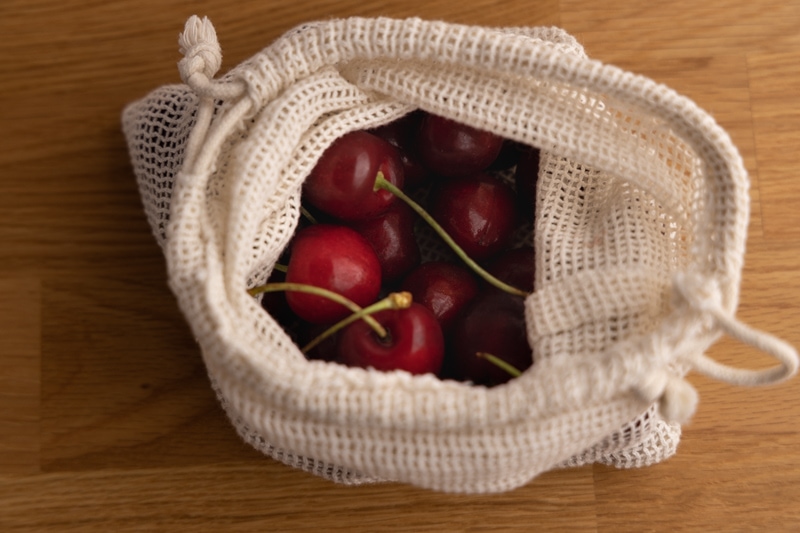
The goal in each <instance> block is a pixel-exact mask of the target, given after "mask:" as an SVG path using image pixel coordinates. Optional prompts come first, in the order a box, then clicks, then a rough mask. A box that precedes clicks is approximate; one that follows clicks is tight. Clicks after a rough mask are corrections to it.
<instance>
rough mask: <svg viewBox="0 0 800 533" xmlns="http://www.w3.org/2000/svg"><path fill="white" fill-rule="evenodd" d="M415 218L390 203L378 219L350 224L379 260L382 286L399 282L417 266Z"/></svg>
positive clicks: (408, 210)
mask: <svg viewBox="0 0 800 533" xmlns="http://www.w3.org/2000/svg"><path fill="white" fill-rule="evenodd" d="M416 220H417V215H416V213H414V211H413V210H412V209H411V208H410V207H409V206H408V205H407V204H405V203H403V202H395V203H393V204H392V205H391V206H390V207H389V209H388V210H386V211H384V212H383V213H381V214H380V215H378V216H376V217H374V218H371V219H369V220H364V221H361V222H355V223H353V225H352V227H353V229H355V230H356V231H357V232H359V233H360V234H361V235H363V236H364V237H365V238H366V239H367V240H368V241H369V243H370V244H371V245H372V248H373V249H374V250H375V254H376V255H377V256H378V261H380V263H381V274H382V278H383V282H384V283H391V282H393V281H396V280H398V279H400V278H401V277H402V276H404V275H405V274H406V273H407V272H408V271H409V270H411V269H412V268H414V267H415V266H417V265H418V264H419V262H420V257H421V252H420V249H419V244H418V243H417V239H416V235H415V234H414V224H415V222H416Z"/></svg>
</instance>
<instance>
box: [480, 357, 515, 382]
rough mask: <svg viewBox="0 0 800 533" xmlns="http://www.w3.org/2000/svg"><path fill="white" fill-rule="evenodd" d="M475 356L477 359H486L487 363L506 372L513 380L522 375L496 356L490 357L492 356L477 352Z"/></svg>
mask: <svg viewBox="0 0 800 533" xmlns="http://www.w3.org/2000/svg"><path fill="white" fill-rule="evenodd" d="M475 355H477V356H478V357H482V358H484V359H486V360H487V361H489V362H490V363H492V364H493V365H495V366H496V367H499V368H501V369H503V370H505V371H506V372H508V373H509V374H511V375H512V376H513V377H515V378H518V377H520V376H521V375H522V372H520V371H519V369H518V368H516V367H515V366H513V365H511V364H509V363H507V362H505V361H503V360H502V359H500V358H499V357H497V356H496V355H492V354H490V353H486V352H477V353H476V354H475Z"/></svg>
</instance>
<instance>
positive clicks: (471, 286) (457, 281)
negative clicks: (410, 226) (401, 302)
mask: <svg viewBox="0 0 800 533" xmlns="http://www.w3.org/2000/svg"><path fill="white" fill-rule="evenodd" d="M400 288H401V289H402V290H405V291H408V292H410V293H411V295H412V297H413V298H414V301H415V302H417V303H419V304H421V305H424V306H425V307H427V308H428V309H430V310H431V311H432V312H433V314H434V316H436V319H437V320H438V321H439V324H441V326H442V330H443V331H445V332H446V331H447V330H448V329H450V326H451V325H452V323H453V320H455V318H456V316H457V315H458V313H459V312H460V311H461V310H462V309H463V308H464V306H466V305H467V304H468V303H469V302H470V301H471V300H472V299H473V298H474V297H475V296H476V295H477V294H478V281H477V279H476V278H475V276H474V275H473V274H472V272H471V271H469V270H467V269H466V268H464V267H461V266H459V265H456V264H453V263H448V262H445V261H430V262H427V263H423V264H421V265H420V266H418V267H417V268H415V269H414V270H412V271H411V272H409V274H408V275H407V276H406V277H405V279H404V280H403V282H402V283H401V284H400Z"/></svg>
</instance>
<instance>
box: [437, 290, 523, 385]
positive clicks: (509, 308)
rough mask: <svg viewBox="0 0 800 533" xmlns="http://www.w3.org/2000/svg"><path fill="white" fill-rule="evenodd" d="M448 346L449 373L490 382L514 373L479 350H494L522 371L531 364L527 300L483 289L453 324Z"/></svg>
mask: <svg viewBox="0 0 800 533" xmlns="http://www.w3.org/2000/svg"><path fill="white" fill-rule="evenodd" d="M448 346H449V348H448V353H447V361H446V363H445V364H446V366H447V370H446V376H448V377H452V378H453V379H457V380H461V381H472V382H473V383H476V384H479V385H487V386H494V385H499V384H501V383H505V382H507V381H509V380H510V379H511V378H512V376H511V374H509V373H508V372H506V371H505V370H503V369H501V368H500V367H498V366H497V365H495V364H493V363H491V362H489V361H487V360H486V359H484V358H482V357H478V355H477V353H478V352H486V353H489V354H492V355H494V356H495V357H498V358H500V359H502V360H503V361H505V362H506V363H508V364H510V365H511V366H513V367H514V368H516V369H517V370H519V371H524V370H525V369H527V368H528V367H529V366H531V364H532V363H533V357H532V352H531V348H530V346H529V344H528V337H527V333H526V329H525V309H524V300H523V299H522V298H521V297H519V296H514V295H511V294H508V293H505V292H503V291H499V290H496V289H492V290H486V291H484V292H482V293H481V294H479V295H478V296H477V297H476V298H475V299H474V300H472V301H471V302H470V303H469V305H467V307H466V309H464V312H463V313H462V314H461V315H460V316H459V318H458V320H456V322H455V323H454V324H453V328H452V330H451V331H450V333H449V335H448Z"/></svg>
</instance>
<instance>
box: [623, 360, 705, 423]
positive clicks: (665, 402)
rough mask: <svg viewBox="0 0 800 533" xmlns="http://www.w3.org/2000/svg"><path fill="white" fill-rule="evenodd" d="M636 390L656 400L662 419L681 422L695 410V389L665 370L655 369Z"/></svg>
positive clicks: (649, 399)
mask: <svg viewBox="0 0 800 533" xmlns="http://www.w3.org/2000/svg"><path fill="white" fill-rule="evenodd" d="M637 392H638V393H639V395H640V396H641V397H642V398H644V399H645V400H647V401H650V402H655V401H657V402H658V410H659V413H660V414H661V416H662V417H663V418H664V420H666V421H668V422H677V423H678V424H683V423H685V422H688V421H689V419H691V418H692V416H693V415H694V413H695V411H696V410H697V403H698V401H699V396H698V394H697V390H696V389H695V388H694V387H693V386H692V385H691V384H690V383H689V382H688V381H686V380H685V379H683V378H680V377H678V376H675V375H673V374H671V373H669V372H668V371H666V370H663V369H662V370H656V371H654V372H652V373H651V374H650V375H649V376H648V377H647V379H645V381H644V382H643V383H642V384H641V385H640V386H639V388H638V390H637Z"/></svg>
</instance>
